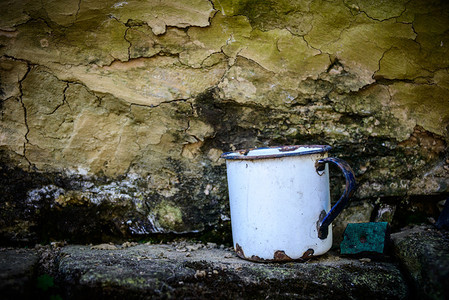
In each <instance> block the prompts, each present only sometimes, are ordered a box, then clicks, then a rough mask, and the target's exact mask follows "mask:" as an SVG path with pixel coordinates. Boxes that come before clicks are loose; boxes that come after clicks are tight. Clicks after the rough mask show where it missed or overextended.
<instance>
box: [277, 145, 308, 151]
mask: <svg viewBox="0 0 449 300" xmlns="http://www.w3.org/2000/svg"><path fill="white" fill-rule="evenodd" d="M299 147H301V146H282V147H280V148H279V152H288V151H295V150H296V149H298V148H299ZM302 147H304V146H302ZM304 148H305V147H304Z"/></svg>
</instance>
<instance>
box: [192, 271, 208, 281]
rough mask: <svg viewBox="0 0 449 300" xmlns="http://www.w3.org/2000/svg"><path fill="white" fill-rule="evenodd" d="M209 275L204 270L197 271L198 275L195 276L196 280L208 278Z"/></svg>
mask: <svg viewBox="0 0 449 300" xmlns="http://www.w3.org/2000/svg"><path fill="white" fill-rule="evenodd" d="M206 275H207V273H206V271H204V270H196V273H195V275H194V277H195V278H197V279H198V278H202V277H206Z"/></svg>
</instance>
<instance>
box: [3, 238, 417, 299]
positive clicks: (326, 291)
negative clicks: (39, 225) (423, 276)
mask: <svg viewBox="0 0 449 300" xmlns="http://www.w3.org/2000/svg"><path fill="white" fill-rule="evenodd" d="M59 246H60V245H59ZM0 251H1V252H0V253H1V254H2V255H3V256H2V258H3V257H4V258H5V259H4V260H2V262H1V268H2V271H3V272H2V276H3V277H2V279H5V280H6V281H2V285H1V286H0V287H1V292H2V296H4V297H5V299H17V297H18V296H20V295H24V296H28V295H33V297H36V296H38V297H41V298H63V299H79V298H85V297H88V298H92V297H99V298H106V297H107V298H110V299H123V297H125V298H126V299H186V298H195V299H211V298H221V299H236V298H239V299H240V298H245V299H246V298H251V299H266V298H267V297H269V298H292V297H294V298H297V299H322V298H325V297H329V296H331V297H332V298H335V299H406V298H407V297H408V295H409V294H408V293H409V292H408V287H407V285H406V282H405V281H404V278H403V277H402V275H401V273H400V271H399V269H398V268H397V265H396V264H394V263H392V262H390V261H389V260H385V259H384V260H383V261H374V260H370V259H366V258H365V259H360V260H359V259H350V258H342V257H339V256H336V255H335V253H330V254H326V255H325V256H322V257H319V258H318V257H316V258H313V259H312V260H309V261H308V262H305V263H299V262H291V263H284V264H276V263H271V264H262V263H254V262H249V261H245V260H242V259H240V258H238V257H237V256H236V254H235V253H234V252H233V251H230V250H228V249H225V248H224V247H223V246H220V247H219V246H217V244H213V243H207V244H206V245H205V244H197V243H192V242H186V241H176V242H173V243H171V244H160V245H150V244H141V245H136V243H124V244H122V245H114V244H100V245H95V246H75V245H69V246H65V247H62V248H60V247H58V245H57V244H55V243H53V245H52V246H39V247H37V249H33V250H23V249H0ZM38 260H39V262H38V263H37V261H38ZM19 262H20V263H19ZM25 265H27V267H26V268H23V267H22V266H25ZM29 266H33V267H34V268H36V269H39V272H36V271H33V270H29V268H30V267H29ZM6 269H8V270H9V271H8V272H4V271H5V270H6ZM11 270H13V271H11ZM20 272H21V273H20ZM19 273H20V274H19ZM24 279H27V280H28V281H29V283H32V284H30V285H27V286H24V285H20V284H18V283H19V281H20V280H24ZM12 281H14V282H15V283H16V285H14V286H12V285H5V284H3V282H12ZM25 292H26V293H27V294H24V293H25Z"/></svg>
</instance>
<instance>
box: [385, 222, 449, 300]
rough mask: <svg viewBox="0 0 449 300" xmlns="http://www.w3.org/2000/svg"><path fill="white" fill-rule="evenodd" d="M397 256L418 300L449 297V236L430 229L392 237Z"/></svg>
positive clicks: (423, 228) (446, 233)
mask: <svg viewBox="0 0 449 300" xmlns="http://www.w3.org/2000/svg"><path fill="white" fill-rule="evenodd" d="M391 238H392V240H393V243H394V246H393V249H394V253H395V255H396V256H397V257H398V259H399V260H400V261H401V263H402V265H403V266H404V269H405V270H406V273H407V275H408V277H410V278H411V280H412V282H413V283H414V290H415V291H416V293H417V294H416V298H426V299H446V298H447V295H448V294H449V233H448V232H447V231H437V230H436V229H435V228H434V227H430V226H416V227H412V228H407V229H404V230H403V231H401V232H398V233H395V234H393V235H392V236H391Z"/></svg>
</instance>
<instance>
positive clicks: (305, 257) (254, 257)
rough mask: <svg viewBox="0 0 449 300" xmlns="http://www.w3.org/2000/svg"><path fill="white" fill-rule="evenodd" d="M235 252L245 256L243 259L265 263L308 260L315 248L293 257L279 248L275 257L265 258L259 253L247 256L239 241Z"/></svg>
mask: <svg viewBox="0 0 449 300" xmlns="http://www.w3.org/2000/svg"><path fill="white" fill-rule="evenodd" d="M235 252H236V254H237V256H238V257H240V258H243V259H246V260H249V261H254V262H262V263H263V262H291V261H296V262H306V261H308V260H309V259H311V258H312V257H313V253H314V252H315V251H314V250H313V249H308V250H307V251H306V252H304V254H303V255H302V256H301V257H300V258H298V259H293V258H291V257H290V256H288V255H287V254H285V251H283V250H277V251H276V252H274V255H273V259H264V258H260V257H259V256H257V255H252V256H251V257H246V256H245V252H244V251H243V249H242V247H241V246H240V245H239V244H238V243H237V244H236V245H235Z"/></svg>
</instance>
